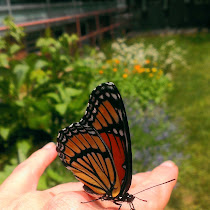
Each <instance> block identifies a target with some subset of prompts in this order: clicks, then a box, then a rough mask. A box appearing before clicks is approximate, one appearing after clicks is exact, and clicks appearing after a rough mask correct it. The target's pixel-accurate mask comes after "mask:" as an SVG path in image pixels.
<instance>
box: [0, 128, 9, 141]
mask: <svg viewBox="0 0 210 210" xmlns="http://www.w3.org/2000/svg"><path fill="white" fill-rule="evenodd" d="M10 130H11V127H0V136H1V137H2V138H3V139H4V140H7V138H8V136H9V133H10Z"/></svg>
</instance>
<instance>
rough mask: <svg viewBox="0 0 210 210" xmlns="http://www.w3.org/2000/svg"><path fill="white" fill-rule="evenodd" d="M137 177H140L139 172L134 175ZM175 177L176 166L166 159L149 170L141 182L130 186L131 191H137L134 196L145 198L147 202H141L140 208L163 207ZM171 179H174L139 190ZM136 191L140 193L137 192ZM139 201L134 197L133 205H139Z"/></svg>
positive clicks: (176, 176)
mask: <svg viewBox="0 0 210 210" xmlns="http://www.w3.org/2000/svg"><path fill="white" fill-rule="evenodd" d="M138 177H141V174H138V175H136V176H135V179H137V180H138ZM177 178H178V167H177V166H176V165H175V164H174V163H173V162H172V161H166V162H164V163H163V164H161V165H160V166H158V167H156V168H155V169H154V170H153V171H151V172H150V173H149V174H148V177H147V178H146V179H145V180H144V181H143V182H142V183H139V185H136V186H135V188H132V190H131V193H132V194H136V193H137V194H136V195H135V196H137V197H139V198H141V199H145V200H147V203H145V202H142V209H144V208H145V209H154V208H155V209H163V208H164V207H165V206H166V205H167V203H168V201H169V198H170V195H171V193H172V190H173V188H174V186H175V184H176V180H177ZM172 179H176V180H175V181H172V182H170V183H166V184H163V185H160V186H157V187H154V188H151V189H148V190H146V191H144V192H141V191H142V190H145V189H147V188H150V187H152V186H155V185H157V184H161V183H163V182H167V181H169V180H172ZM135 182H136V180H135ZM138 192H141V193H139V194H138ZM139 202H140V201H137V199H135V205H139Z"/></svg>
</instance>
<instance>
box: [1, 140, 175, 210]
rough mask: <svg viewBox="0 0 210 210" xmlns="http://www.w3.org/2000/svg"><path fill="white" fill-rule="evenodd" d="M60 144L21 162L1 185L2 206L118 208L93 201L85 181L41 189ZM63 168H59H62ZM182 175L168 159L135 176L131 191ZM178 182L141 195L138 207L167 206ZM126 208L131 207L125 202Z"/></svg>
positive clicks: (108, 203) (45, 148) (123, 207)
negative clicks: (41, 179) (38, 186)
mask: <svg viewBox="0 0 210 210" xmlns="http://www.w3.org/2000/svg"><path fill="white" fill-rule="evenodd" d="M55 148H56V146H55V144H53V143H49V144H47V145H46V146H45V147H43V148H42V149H40V150H38V151H36V152H35V153H33V154H32V155H31V156H30V157H29V158H28V159H27V160H25V161H24V162H22V163H21V164H20V165H18V166H17V167H16V168H15V170H14V171H13V172H12V174H11V175H10V176H9V177H8V178H7V179H6V180H5V181H4V182H3V183H2V185H1V186H0V209H21V210H24V209H27V210H28V209H31V210H32V209H36V210H37V209H50V210H54V209H80V210H82V209H85V210H89V209H104V208H108V209H118V208H119V206H116V205H115V204H113V203H112V202H110V201H96V202H89V203H86V204H82V203H81V202H82V201H91V200H93V199H94V198H93V197H92V196H90V195H88V194H87V193H86V192H85V191H84V190H83V187H82V186H83V184H82V183H81V182H77V183H76V182H75V183H74V182H73V183H67V184H60V185H58V186H55V187H53V188H50V189H47V190H44V191H38V190H37V189H36V188H37V184H38V181H39V178H40V176H41V175H42V173H43V172H44V170H45V169H46V167H47V166H48V165H49V164H50V163H51V162H52V161H53V160H54V159H55V158H56V156H57V152H56V149H55ZM58 170H59V169H58ZM177 177H178V168H177V166H176V165H175V164H174V163H173V162H171V161H167V162H164V163H163V164H161V165H160V166H158V167H156V168H155V169H154V170H153V171H150V172H145V173H138V174H136V175H134V176H133V179H132V185H131V188H130V190H129V193H131V194H135V193H137V192H139V191H141V190H143V189H146V188H148V187H151V186H154V185H156V184H159V183H162V182H165V181H168V180H171V179H172V178H175V179H176V180H177ZM175 184H176V182H175V181H174V182H170V183H168V184H165V185H161V186H158V187H155V188H152V189H150V190H147V191H144V192H142V193H139V194H137V197H139V198H141V199H145V200H147V202H142V201H140V200H138V199H134V202H133V203H134V206H135V208H136V209H157V210H158V209H164V207H165V206H166V205H167V203H168V201H169V198H170V195H171V192H172V190H173V187H174V186H175ZM121 209H122V210H125V209H130V207H129V205H128V204H126V203H123V206H122V208H121Z"/></svg>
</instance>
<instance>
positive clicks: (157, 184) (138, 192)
mask: <svg viewBox="0 0 210 210" xmlns="http://www.w3.org/2000/svg"><path fill="white" fill-rule="evenodd" d="M174 180H176V179H171V180H169V181H167V182H163V183H160V184H157V185H154V186H152V187H148V188H146V189H144V190H142V191H140V192H137V193H135V194H133V195H136V194H138V193H141V192H144V191H146V190H149V189H152V188H154V187H157V186H160V185H163V184H167V183H169V182H173V181H174Z"/></svg>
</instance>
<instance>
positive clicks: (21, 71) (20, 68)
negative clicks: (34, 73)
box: [14, 64, 29, 88]
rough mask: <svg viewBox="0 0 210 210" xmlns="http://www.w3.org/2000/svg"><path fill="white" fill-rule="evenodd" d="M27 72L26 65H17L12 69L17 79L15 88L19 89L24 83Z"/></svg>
mask: <svg viewBox="0 0 210 210" xmlns="http://www.w3.org/2000/svg"><path fill="white" fill-rule="evenodd" d="M28 70H29V66H28V65H27V64H17V65H16V66H15V68H14V73H15V75H16V78H17V87H18V88H20V86H21V85H22V83H23V82H24V79H25V76H26V74H27V72H28Z"/></svg>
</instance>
